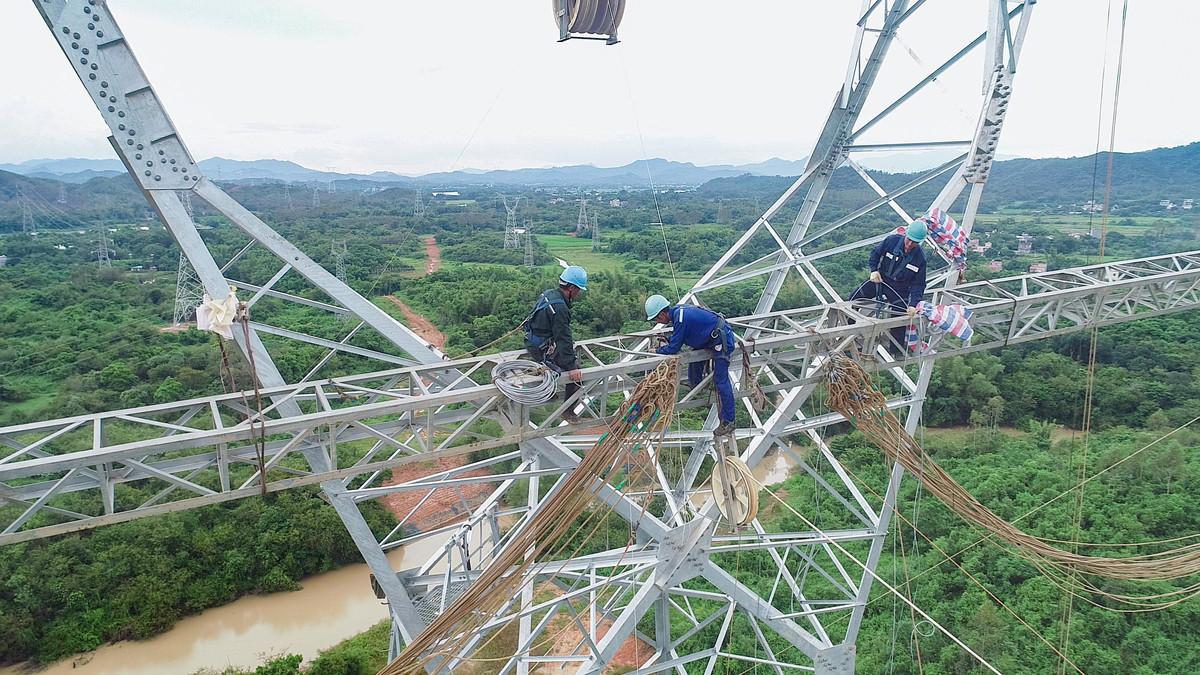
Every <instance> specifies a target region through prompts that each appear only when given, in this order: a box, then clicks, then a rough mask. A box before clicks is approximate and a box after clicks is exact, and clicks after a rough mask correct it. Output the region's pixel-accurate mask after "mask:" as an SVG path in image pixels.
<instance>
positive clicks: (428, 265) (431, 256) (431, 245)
mask: <svg viewBox="0 0 1200 675" xmlns="http://www.w3.org/2000/svg"><path fill="white" fill-rule="evenodd" d="M423 241H424V242H425V274H426V275H430V274H433V273H434V272H436V271H438V270H440V269H442V251H441V249H439V248H438V245H437V239H434V238H433V236H432V235H430V236H428V237H425V238H424V239H423Z"/></svg>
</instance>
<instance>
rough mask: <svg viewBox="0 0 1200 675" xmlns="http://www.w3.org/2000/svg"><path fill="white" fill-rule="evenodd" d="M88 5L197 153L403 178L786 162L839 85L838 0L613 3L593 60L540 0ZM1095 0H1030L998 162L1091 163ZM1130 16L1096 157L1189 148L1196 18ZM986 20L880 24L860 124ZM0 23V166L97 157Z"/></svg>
mask: <svg viewBox="0 0 1200 675" xmlns="http://www.w3.org/2000/svg"><path fill="white" fill-rule="evenodd" d="M1113 4H1115V5H1117V6H1118V7H1114V9H1113V15H1114V19H1113V27H1112V32H1111V42H1110V54H1112V55H1115V52H1116V32H1117V22H1118V20H1119V16H1118V14H1117V12H1118V10H1119V5H1120V0H1115V1H1114V3H1113ZM109 5H110V7H111V9H112V11H113V14H114V16H115V18H116V19H117V21H118V22H119V23H120V24H121V27H122V29H123V30H124V32H125V34H126V37H127V38H128V39H129V41H130V44H131V45H132V46H133V48H134V50H135V53H136V54H137V55H138V57H139V59H140V60H141V62H142V66H143V67H144V69H145V70H146V71H147V73H148V74H149V76H150V80H151V82H152V83H153V84H154V86H155V88H156V89H157V91H158V93H159V95H160V96H161V98H162V99H163V100H164V101H165V103H166V105H167V108H168V111H169V112H170V114H171V116H172V117H173V119H174V121H175V123H176V125H177V126H178V128H179V129H180V131H181V134H182V136H183V138H184V139H185V141H186V142H187V143H188V145H189V147H190V148H191V150H192V152H193V154H194V155H196V156H197V157H198V158H206V157H210V156H214V155H219V156H223V157H230V158H235V159H260V158H275V159H289V160H293V161H296V162H299V163H301V164H304V165H306V166H310V167H312V168H316V169H336V170H338V171H374V170H394V171H399V172H403V173H418V172H430V171H445V170H450V169H455V168H457V169H461V168H483V169H492V168H515V167H522V166H547V165H559V164H575V163H591V164H596V165H600V166H611V165H617V164H624V163H627V162H630V161H634V160H638V159H642V158H643V157H647V156H649V157H667V158H670V159H675V160H680V161H691V162H696V163H700V164H718V163H745V162H754V161H761V160H763V159H766V158H768V157H772V156H779V157H783V158H786V159H798V158H801V157H803V156H805V155H806V154H807V152H808V149H809V148H810V146H811V144H812V143H813V141H814V140H815V138H816V135H817V132H818V130H819V128H820V125H821V123H822V122H823V120H824V118H825V116H826V114H827V112H828V108H829V104H830V103H831V101H832V97H833V94H834V93H835V91H836V89H837V86H838V83H839V81H840V79H841V78H842V77H843V74H844V72H845V68H846V66H845V64H846V61H847V58H848V55H849V44H850V39H851V37H852V34H853V32H852V27H853V21H854V18H855V15H856V13H857V10H858V8H859V5H860V0H837V1H828V0H827V1H825V2H817V1H816V0H742V1H738V2H733V1H731V0H633V1H632V2H630V3H629V7H628V9H627V11H626V14H625V20H624V24H623V25H622V27H621V38H622V43H621V44H620V45H617V46H614V47H608V46H605V45H604V44H603V43H601V42H591V41H571V42H568V43H565V44H557V43H556V41H555V39H556V37H557V29H556V27H555V25H554V22H553V19H552V16H551V10H550V5H551V3H550V2H549V1H548V0H474V1H472V0H467V1H465V2H450V1H447V0H404V1H403V2H396V1H394V0H392V1H384V0H357V1H355V2H337V1H334V0H253V1H248V0H204V1H203V2H195V1H187V2H185V1H183V0H109ZM1107 5H1108V0H1042V2H1039V3H1038V4H1037V5H1036V9H1035V12H1034V15H1033V21H1032V23H1031V28H1030V31H1029V37H1028V40H1027V42H1026V50H1025V52H1024V58H1023V60H1022V62H1021V68H1020V71H1019V73H1018V75H1017V81H1016V84H1015V87H1014V99H1013V102H1012V104H1011V107H1010V112H1009V116H1008V121H1007V124H1006V127H1005V132H1004V136H1003V139H1002V142H1001V146H1000V150H999V151H1000V153H1002V154H1004V155H1021V156H1030V157H1047V156H1067V155H1080V154H1088V153H1091V152H1092V151H1093V150H1094V148H1095V143H1096V121H1097V114H1098V112H1099V110H1100V108H1099V87H1100V68H1101V64H1102V61H1103V57H1104V53H1105V52H1104V40H1105V14H1106V12H1105V10H1106V7H1107ZM1131 5H1132V7H1131V9H1130V14H1129V24H1128V35H1127V44H1126V62H1125V72H1124V80H1123V83H1122V92H1121V108H1120V114H1119V128H1118V134H1117V149H1118V150H1142V149H1147V148H1153V147H1159V146H1170V145H1180V144H1184V143H1188V142H1191V141H1193V140H1197V138H1198V137H1200V132H1198V129H1197V127H1198V125H1197V122H1196V119H1197V104H1198V103H1200V86H1198V85H1197V81H1196V77H1195V73H1194V72H1193V71H1194V64H1195V63H1196V57H1195V48H1196V44H1195V42H1196V27H1197V25H1200V3H1197V2H1194V1H1192V0H1132V2H1131ZM984 7H985V2H984V0H928V2H926V3H925V5H924V6H923V7H922V8H921V9H919V10H918V11H917V13H916V14H914V17H913V19H912V21H911V22H910V24H908V25H906V26H905V27H904V28H902V30H901V31H900V38H901V40H902V43H901V44H900V45H897V48H896V49H894V50H893V51H892V52H891V53H890V54H889V58H888V63H887V65H886V67H885V70H884V71H883V74H882V76H881V78H880V85H879V87H877V92H876V94H877V95H876V96H874V97H873V104H872V105H869V106H868V110H870V109H871V108H874V109H878V108H880V107H882V106H883V105H885V104H886V103H888V102H889V101H890V99H891V98H893V97H894V96H895V95H897V94H898V93H900V92H902V91H903V90H904V89H905V88H907V87H908V86H909V85H911V84H912V83H913V82H915V81H916V80H917V79H919V78H920V77H921V76H922V75H923V74H924V72H925V71H927V70H929V69H931V68H932V67H933V66H935V65H937V64H938V63H940V62H941V61H942V60H943V59H945V58H946V57H947V56H948V55H949V54H952V53H953V52H955V51H957V50H958V49H959V48H960V47H961V46H962V45H963V44H965V43H966V42H967V41H969V40H970V39H971V38H973V37H974V36H975V35H977V34H978V33H979V32H980V31H981V30H982V27H983V20H984V14H985V12H984V9H983V8H984ZM0 25H3V26H5V27H6V29H7V30H6V31H5V39H4V40H3V41H0V60H2V61H3V62H4V63H6V64H10V65H9V66H6V68H5V77H4V78H3V85H2V86H0V162H16V161H22V160H26V159H31V158H39V157H67V156H77V157H111V156H112V152H111V150H110V149H109V148H108V145H107V142H106V141H105V137H106V136H107V134H108V132H107V130H106V129H105V127H104V125H103V123H102V122H101V119H100V116H99V114H98V113H97V112H96V110H95V108H94V107H93V105H92V103H91V102H90V100H89V99H88V97H87V96H86V94H85V92H84V90H83V87H82V86H81V85H80V83H79V81H78V80H77V79H76V77H75V74H74V73H73V72H72V70H71V68H70V67H69V66H68V64H67V62H66V60H65V58H64V56H63V54H62V52H61V51H60V50H59V48H58V46H57V45H56V43H55V41H54V40H53V39H52V38H51V36H50V35H49V33H48V31H47V30H46V28H45V26H44V24H43V23H42V21H41V18H40V17H39V16H38V14H37V11H36V10H35V9H34V6H33V3H32V2H31V1H30V0H4V1H3V2H0ZM1189 63H1190V64H1192V65H1188V64H1189ZM981 71H982V54H981V53H980V52H978V51H977V52H976V53H975V54H973V55H972V57H971V58H969V59H967V60H964V61H963V62H962V63H961V64H960V65H959V66H958V67H957V68H956V70H955V71H953V72H951V73H948V74H947V76H946V77H944V78H942V80H941V81H939V82H938V83H937V84H936V85H935V86H931V87H929V92H928V93H926V94H923V96H922V97H921V98H919V99H914V101H913V102H912V103H911V104H910V105H908V110H907V111H906V112H905V114H903V115H899V116H898V117H897V118H896V120H895V122H893V123H891V125H890V127H885V126H884V125H880V127H879V129H878V131H879V133H878V134H877V135H874V136H873V137H872V138H869V139H864V141H874V140H878V141H882V140H885V139H886V140H928V139H929V138H932V137H935V136H936V134H938V133H941V132H942V131H943V130H947V129H954V130H956V131H953V132H950V133H951V134H952V135H957V136H961V137H966V136H967V135H968V134H967V133H966V130H967V129H969V128H970V126H971V124H972V122H973V118H974V116H975V115H976V111H977V110H978V100H979V99H978V96H979V87H980V77H981ZM1111 75H1112V69H1111V66H1110V70H1109V76H1110V80H1111ZM639 129H640V133H639ZM958 129H962V130H963V131H962V132H961V133H959V132H958V131H957V130H958ZM941 137H943V138H944V137H946V136H945V135H944V134H943V135H942V136H941Z"/></svg>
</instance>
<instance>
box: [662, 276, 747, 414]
mask: <svg viewBox="0 0 1200 675" xmlns="http://www.w3.org/2000/svg"><path fill="white" fill-rule="evenodd" d="M646 320H647V321H654V322H655V323H659V324H662V325H664V326H665V325H666V324H671V329H672V333H671V339H670V340H668V341H667V343H666V344H664V345H662V346H661V347H659V348H658V350H657V351H658V353H659V354H678V353H679V350H680V349H682V348H683V346H684V345H687V346H688V347H691V348H692V349H697V350H699V349H706V350H708V351H709V352H710V353H711V354H712V358H711V359H709V360H708V361H696V362H693V363H689V364H688V382H690V383H691V384H692V386H693V387H695V386H698V385H699V384H700V381H701V380H703V379H704V374H705V372H706V370H707V369H708V367H709V365H710V364H711V366H712V372H713V382H714V383H715V384H716V386H717V398H718V401H719V403H720V405H719V406H718V413H719V417H720V419H721V425H720V426H718V427H717V428H716V430H715V431H714V432H713V434H714V435H716V436H724V435H727V434H731V433H733V426H734V424H733V423H734V416H735V407H734V399H733V383H732V382H730V380H729V357H730V355H731V354H732V353H733V329H731V328H730V327H729V324H727V323H725V317H723V316H721V315H720V314H717V313H716V312H712V311H709V310H707V309H704V308H703V307H696V306H694V305H673V306H672V305H670V304H669V303H668V302H667V299H666V298H664V297H663V296H661V295H652V296H650V297H649V298H647V299H646Z"/></svg>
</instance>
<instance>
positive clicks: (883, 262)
mask: <svg viewBox="0 0 1200 675" xmlns="http://www.w3.org/2000/svg"><path fill="white" fill-rule="evenodd" d="M925 234H926V229H925V223H924V221H920V220H914V221H913V222H912V224H911V225H909V226H908V228H907V229H906V230H905V232H904V234H892V235H889V236H888V237H887V238H885V239H884V240H883V241H881V242H879V244H878V245H877V246H875V248H874V250H872V251H871V259H870V264H871V277H870V279H869V280H867V281H865V282H863V284H862V285H861V286H859V287H858V290H856V291H854V293H853V294H852V295H851V296H850V299H851V300H881V301H887V303H888V305H889V307H891V314H892V316H900V315H901V314H904V313H907V314H908V316H909V317H910V318H911V317H912V316H913V315H914V314H916V312H917V303H918V302H920V301H921V296H923V295H925V251H923V250H922V249H921V242H922V241H925ZM892 339H894V340H895V341H896V344H897V345H900V346H901V349H903V345H904V326H899V327H897V328H893V329H892Z"/></svg>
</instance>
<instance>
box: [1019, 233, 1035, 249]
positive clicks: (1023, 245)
mask: <svg viewBox="0 0 1200 675" xmlns="http://www.w3.org/2000/svg"><path fill="white" fill-rule="evenodd" d="M1017 253H1033V237H1032V236H1030V235H1028V234H1020V235H1017Z"/></svg>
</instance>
